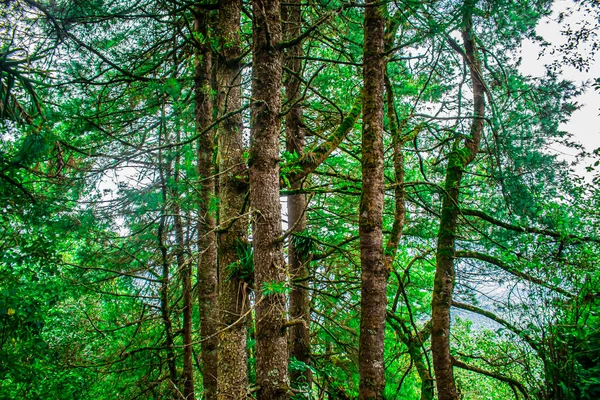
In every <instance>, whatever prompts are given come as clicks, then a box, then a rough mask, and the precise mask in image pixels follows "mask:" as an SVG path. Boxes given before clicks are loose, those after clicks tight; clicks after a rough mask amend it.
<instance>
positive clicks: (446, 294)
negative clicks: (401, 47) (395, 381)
mask: <svg viewBox="0 0 600 400" xmlns="http://www.w3.org/2000/svg"><path fill="white" fill-rule="evenodd" d="M472 25H473V21H472V4H465V6H464V14H463V32H462V37H463V42H464V46H465V50H464V53H465V61H466V62H467V64H468V65H469V69H470V73H471V81H472V84H473V107H474V115H473V122H472V124H471V132H470V137H468V138H466V139H465V141H464V146H463V147H461V146H460V143H459V142H456V143H455V145H454V148H453V149H452V152H451V153H450V155H449V157H448V166H447V168H446V179H445V183H444V189H445V190H444V192H443V193H444V194H443V198H442V215H441V217H440V229H439V233H438V239H437V250H436V270H435V278H434V285H433V297H432V301H431V313H432V316H431V322H432V330H431V352H432V355H433V368H434V371H435V379H436V386H437V389H438V397H439V399H440V400H455V399H458V398H459V397H460V395H459V392H458V390H457V388H456V384H455V382H454V374H453V371H452V355H451V354H450V342H449V338H450V307H451V305H452V294H453V291H454V278H455V270H454V258H455V241H456V229H457V218H458V213H459V204H460V203H459V194H460V184H461V180H462V176H463V171H464V168H465V167H466V166H467V165H469V164H470V163H471V162H472V161H473V160H474V159H475V156H476V155H477V151H478V149H479V143H480V141H481V135H482V132H483V123H484V120H483V117H484V111H485V99H484V93H485V86H484V84H483V81H482V76H481V63H480V61H479V59H478V58H477V51H476V48H475V44H474V40H473V29H472V28H473V27H472Z"/></svg>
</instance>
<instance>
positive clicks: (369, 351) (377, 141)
mask: <svg viewBox="0 0 600 400" xmlns="http://www.w3.org/2000/svg"><path fill="white" fill-rule="evenodd" d="M367 3H368V4H369V5H370V6H369V7H366V8H365V19H364V21H365V27H364V29H365V32H364V37H365V43H364V58H363V80H364V89H363V90H364V92H363V130H362V198H361V202H360V210H359V236H360V264H361V268H362V272H361V319H360V342H359V372H360V387H359V398H360V399H383V390H384V388H385V376H384V360H383V348H384V333H385V316H386V306H387V297H386V288H387V278H388V275H389V273H388V270H387V268H386V266H385V261H384V255H383V233H382V223H383V221H382V213H383V197H384V181H383V90H384V72H385V62H384V55H383V52H384V15H383V13H384V7H382V6H379V5H375V4H372V3H375V1H368V2H367Z"/></svg>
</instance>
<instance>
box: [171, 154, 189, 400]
mask: <svg viewBox="0 0 600 400" xmlns="http://www.w3.org/2000/svg"><path fill="white" fill-rule="evenodd" d="M178 164H179V156H177V157H176V165H178ZM177 175H178V173H177V169H176V172H175V182H177V181H178V178H177ZM172 197H173V199H172V202H173V206H172V208H173V220H174V225H175V257H176V260H177V271H179V274H180V276H181V286H182V296H181V297H182V300H183V329H182V336H183V374H182V378H183V396H184V398H185V399H186V400H194V398H195V393H194V358H193V347H192V264H191V263H190V262H188V260H186V256H185V253H186V251H185V242H184V234H183V219H182V218H181V206H180V205H179V202H178V199H177V193H173V195H172Z"/></svg>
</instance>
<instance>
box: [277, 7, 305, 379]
mask: <svg viewBox="0 0 600 400" xmlns="http://www.w3.org/2000/svg"><path fill="white" fill-rule="evenodd" d="M282 12H283V15H282V17H283V34H284V36H285V37H284V39H285V40H290V39H293V38H295V37H297V36H299V35H300V33H301V29H300V28H301V22H302V21H301V18H300V12H301V9H300V1H299V0H290V1H289V2H288V4H287V5H284V6H283V7H282ZM300 56H302V44H301V43H298V44H296V45H294V46H291V47H290V48H288V49H287V51H286V62H285V65H286V67H287V69H288V70H290V71H292V73H289V74H287V76H286V79H285V94H286V103H287V105H288V107H289V109H288V110H287V113H286V114H285V131H286V151H288V152H289V153H296V154H297V155H298V156H299V157H302V156H303V155H304V136H305V132H304V128H303V126H304V125H303V123H302V106H301V104H300V103H299V98H300V95H301V92H300V80H299V79H297V78H296V76H295V74H296V75H300V74H301V73H302V61H301V60H300ZM301 186H302V182H301V181H300V180H296V181H295V182H293V183H292V184H291V188H292V189H300V188H301ZM306 207H307V200H306V195H305V194H294V195H290V196H288V198H287V212H288V226H289V229H292V230H293V231H294V232H302V231H304V230H305V229H306V213H305V211H306ZM295 242H296V241H295V240H294V238H292V240H290V242H289V246H288V262H289V268H290V279H291V284H292V291H291V293H290V319H291V320H294V321H296V322H300V321H302V323H296V324H294V325H293V326H292V327H290V342H289V343H290V349H289V350H290V357H293V358H295V359H296V360H298V361H301V362H303V363H304V364H306V365H309V364H310V332H309V326H310V297H309V292H308V288H307V286H308V276H309V272H308V263H309V262H310V254H306V253H305V252H303V251H300V250H299V248H298V247H297V246H296V243H295ZM290 381H291V383H292V387H295V388H301V387H305V388H308V390H310V387H311V381H312V372H311V370H310V368H306V369H304V371H291V372H290Z"/></svg>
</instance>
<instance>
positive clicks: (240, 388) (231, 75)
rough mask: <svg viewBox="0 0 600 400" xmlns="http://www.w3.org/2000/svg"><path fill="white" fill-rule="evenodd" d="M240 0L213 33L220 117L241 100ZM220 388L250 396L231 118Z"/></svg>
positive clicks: (238, 148)
mask: <svg viewBox="0 0 600 400" xmlns="http://www.w3.org/2000/svg"><path fill="white" fill-rule="evenodd" d="M241 7H242V4H241V1H240V0H224V1H222V2H221V5H220V8H219V11H218V17H217V23H216V24H215V30H216V32H217V35H218V41H219V52H218V58H217V70H216V80H217V90H218V97H217V104H218V110H219V115H224V114H226V113H228V112H231V111H234V110H237V109H239V108H241V106H242V98H241V94H242V93H241V65H240V62H241V59H240V58H241V49H240V39H239V36H238V35H239V34H238V32H239V29H240V13H241ZM218 137H219V144H218V149H219V157H218V159H219V171H221V175H220V177H219V197H220V199H219V200H220V201H219V205H220V207H219V220H220V225H221V229H220V231H219V322H220V327H219V328H220V333H219V373H218V376H219V382H218V398H219V399H223V400H230V399H245V398H246V396H247V392H248V373H247V360H248V357H247V353H246V335H247V327H246V319H245V317H244V314H245V313H246V311H247V310H248V308H249V306H248V305H249V300H248V292H249V290H248V284H247V283H246V282H244V281H243V279H242V278H241V277H240V272H241V271H240V268H242V267H243V264H242V261H241V260H240V251H242V250H244V249H245V248H246V247H247V245H248V226H249V219H248V217H246V216H244V214H245V212H246V210H245V204H246V201H247V199H246V198H247V196H248V184H247V183H246V178H247V170H246V164H245V162H244V159H243V153H244V143H243V124H242V116H241V114H239V113H238V114H235V115H233V116H231V117H229V118H228V119H226V120H224V121H223V122H221V124H220V125H219V135H218Z"/></svg>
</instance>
